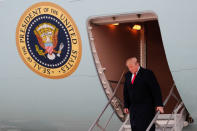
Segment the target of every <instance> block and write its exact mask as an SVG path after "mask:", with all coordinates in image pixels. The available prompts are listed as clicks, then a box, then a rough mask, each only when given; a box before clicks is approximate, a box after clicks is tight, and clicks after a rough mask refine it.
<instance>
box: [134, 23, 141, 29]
mask: <svg viewBox="0 0 197 131" xmlns="http://www.w3.org/2000/svg"><path fill="white" fill-rule="evenodd" d="M141 28H142V27H141V25H137V24H135V25H134V26H133V29H134V30H141Z"/></svg>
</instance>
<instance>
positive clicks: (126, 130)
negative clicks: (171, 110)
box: [119, 114, 184, 131]
mask: <svg viewBox="0 0 197 131" xmlns="http://www.w3.org/2000/svg"><path fill="white" fill-rule="evenodd" d="M155 125H156V126H155V127H156V131H181V130H182V128H183V126H184V119H182V115H181V114H159V116H158V117H157V120H156V124H155ZM164 128H165V130H164ZM119 131H131V126H130V122H129V116H127V119H126V120H125V122H124V123H123V125H122V126H121V128H120V130H119Z"/></svg>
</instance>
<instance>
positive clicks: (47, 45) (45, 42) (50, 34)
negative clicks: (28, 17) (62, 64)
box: [34, 23, 64, 60]
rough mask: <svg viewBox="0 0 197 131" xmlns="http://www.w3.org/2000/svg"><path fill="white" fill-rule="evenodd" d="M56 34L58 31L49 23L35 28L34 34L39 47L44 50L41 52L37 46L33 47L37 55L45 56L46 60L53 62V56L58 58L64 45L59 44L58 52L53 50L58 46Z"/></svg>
mask: <svg viewBox="0 0 197 131" xmlns="http://www.w3.org/2000/svg"><path fill="white" fill-rule="evenodd" d="M58 32H59V29H58V28H57V27H56V26H55V25H53V24H51V23H42V24H40V25H38V26H37V27H36V28H35V30H34V34H35V36H36V38H37V40H38V43H39V45H40V47H42V48H43V49H44V52H43V50H40V49H39V47H38V45H37V46H35V47H36V51H37V52H38V54H39V55H43V56H45V55H46V54H47V58H48V59H49V60H54V59H55V58H56V55H55V54H57V56H58V57H60V54H61V50H62V49H63V48H64V44H63V43H61V44H60V46H59V50H58V51H56V50H55V48H56V46H57V44H58Z"/></svg>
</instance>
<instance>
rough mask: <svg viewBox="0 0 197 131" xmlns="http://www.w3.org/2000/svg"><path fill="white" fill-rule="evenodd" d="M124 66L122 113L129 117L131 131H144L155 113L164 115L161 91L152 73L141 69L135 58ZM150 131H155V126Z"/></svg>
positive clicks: (130, 59)
mask: <svg viewBox="0 0 197 131" xmlns="http://www.w3.org/2000/svg"><path fill="white" fill-rule="evenodd" d="M126 66H127V67H128V69H129V71H128V72H127V73H126V74H125V82H124V91H123V96H124V113H129V115H130V124H131V129H132V131H146V129H147V127H148V126H149V124H150V122H151V121H152V119H153V117H154V116H155V113H156V111H160V113H164V109H163V102H162V94H161V89H160V86H159V84H158V82H157V79H156V77H155V75H154V73H153V71H152V70H150V69H145V68H143V67H141V66H140V65H139V63H138V61H137V58H136V57H131V58H129V59H127V61H126ZM150 131H155V124H153V126H152V127H151V129H150Z"/></svg>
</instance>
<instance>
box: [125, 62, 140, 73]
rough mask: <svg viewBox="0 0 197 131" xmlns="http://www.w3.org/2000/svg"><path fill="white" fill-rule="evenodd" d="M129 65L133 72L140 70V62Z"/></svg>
mask: <svg viewBox="0 0 197 131" xmlns="http://www.w3.org/2000/svg"><path fill="white" fill-rule="evenodd" d="M127 67H128V69H129V71H130V72H131V73H136V72H137V70H138V64H136V63H128V65H127Z"/></svg>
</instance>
